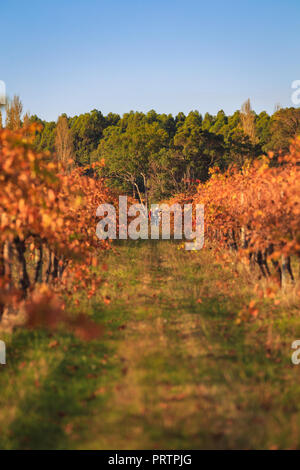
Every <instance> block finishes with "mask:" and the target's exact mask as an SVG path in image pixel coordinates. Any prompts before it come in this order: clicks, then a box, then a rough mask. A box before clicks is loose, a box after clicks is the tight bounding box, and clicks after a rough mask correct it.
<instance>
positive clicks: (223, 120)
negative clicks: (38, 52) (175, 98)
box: [0, 97, 300, 203]
mask: <svg viewBox="0 0 300 470" xmlns="http://www.w3.org/2000/svg"><path fill="white" fill-rule="evenodd" d="M21 114H22V104H21V102H20V100H19V98H18V97H14V99H13V100H12V101H11V102H10V103H9V104H8V105H7V109H6V123H5V126H6V127H8V128H10V129H15V128H18V127H20V126H22V125H26V124H28V123H37V124H39V125H40V127H39V129H40V130H39V131H38V132H37V134H36V138H35V142H34V146H35V148H36V150H37V151H43V152H44V151H48V152H50V154H51V155H52V154H54V153H55V154H56V156H57V158H58V159H59V160H61V161H62V162H65V164H66V165H75V166H86V165H90V164H92V163H94V162H98V161H103V160H104V161H105V166H103V167H102V169H101V176H103V177H105V178H106V179H107V181H108V183H109V185H110V186H112V187H116V188H117V189H118V190H121V191H123V192H127V193H129V194H132V195H133V196H135V197H139V198H140V199H143V201H144V202H146V203H147V202H148V200H149V198H150V199H151V200H161V199H164V198H167V197H169V196H170V195H172V194H174V193H179V192H182V191H185V190H187V189H188V188H189V187H190V186H191V185H194V184H195V182H198V181H201V182H205V181H206V180H207V179H208V178H209V174H210V168H212V167H218V168H219V169H220V170H221V171H225V170H226V169H227V168H229V167H230V166H232V165H234V166H236V167H237V168H242V167H243V166H244V165H245V163H246V162H248V161H249V162H250V161H253V160H254V159H257V158H260V157H261V156H262V155H266V154H267V153H268V152H269V151H273V152H275V154H277V155H279V154H280V152H283V153H287V152H288V150H289V146H290V142H291V140H292V139H293V138H294V137H295V136H296V135H298V134H300V109H297V108H279V109H277V110H276V111H275V112H274V114H273V115H271V116H270V115H269V114H268V113H266V112H265V111H263V112H261V113H260V114H256V113H255V112H254V111H253V110H252V108H251V104H250V100H247V101H246V102H245V103H244V104H243V105H242V107H241V109H240V110H237V111H236V112H235V113H233V114H232V115H229V116H227V115H226V114H225V112H224V111H223V110H220V111H219V112H218V113H217V115H212V114H209V113H206V114H205V115H204V116H203V115H202V114H200V112H199V111H191V112H190V113H189V114H188V115H185V114H184V113H182V112H180V113H178V114H177V115H176V116H173V115H172V114H158V113H156V112H155V111H154V110H151V111H149V112H148V113H142V112H134V111H130V112H129V113H125V114H124V115H123V116H122V117H121V116H119V115H118V114H114V113H109V114H108V115H106V116H104V115H103V114H102V113H101V111H98V110H96V109H94V110H92V111H91V112H89V113H85V114H81V115H79V116H74V117H68V116H67V115H66V114H63V115H61V116H60V117H59V118H58V120H57V122H54V121H50V122H48V121H43V120H41V119H40V118H39V117H38V116H36V115H34V116H28V114H26V115H25V116H24V117H23V118H21ZM0 126H2V118H1V116H0ZM273 161H274V162H276V159H273Z"/></svg>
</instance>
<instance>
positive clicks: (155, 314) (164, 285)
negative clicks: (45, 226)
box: [0, 242, 300, 449]
mask: <svg viewBox="0 0 300 470" xmlns="http://www.w3.org/2000/svg"><path fill="white" fill-rule="evenodd" d="M105 264H106V265H107V268H106V266H105V269H103V270H102V271H100V274H101V276H104V277H105V278H106V282H105V283H104V285H103V287H102V288H101V290H100V291H99V293H98V294H97V296H96V298H94V299H93V300H92V301H87V300H86V299H85V297H84V295H83V294H82V297H81V299H80V301H81V305H80V308H81V309H84V310H85V311H87V312H88V313H90V314H92V315H93V316H94V318H95V319H96V320H97V321H99V322H100V323H102V324H104V325H105V335H104V337H102V338H101V339H100V340H99V341H93V342H90V343H82V342H80V341H79V340H76V339H74V337H72V336H71V335H68V334H65V335H64V334H60V335H59V336H57V337H51V336H50V337H49V333H47V332H42V331H39V332H24V331H19V332H17V333H15V334H14V335H13V336H12V337H8V336H7V337H5V340H6V342H7V345H8V347H7V362H8V364H7V365H6V366H1V369H0V387H1V394H0V410H1V411H0V448H2V449H3V448H4V449H9V448H14V449H23V448H30V449H45V448H46V449H57V448H59V449H62V448H77V449H78V448H79V449H93V448H96V449H112V448H117V449H144V448H167V449H183V448H185V449H187V448H212V449H216V448H299V447H300V434H299V429H300V428H299V426H300V413H299V407H300V405H299V403H300V401H299V398H300V380H299V377H300V375H299V374H300V368H299V369H298V368H297V367H296V366H293V365H292V364H291V361H290V357H291V349H290V345H291V342H292V341H293V340H294V339H296V338H297V337H300V319H299V309H298V306H297V302H296V301H295V302H293V301H291V300H289V304H288V311H287V307H286V304H285V303H284V301H282V302H279V303H278V305H277V306H276V307H275V306H274V303H273V302H270V300H268V299H262V300H260V301H259V302H260V303H259V306H258V308H259V314H258V317H257V318H256V319H255V321H247V322H241V323H239V324H238V323H237V321H236V319H237V318H238V312H240V311H241V310H242V309H243V308H244V306H245V305H248V304H249V302H250V300H251V299H252V297H253V280H252V279H251V277H250V276H249V275H248V277H247V274H245V273H244V275H243V276H242V277H241V276H240V275H239V274H238V273H237V271H236V269H235V267H234V266H233V265H231V264H230V263H228V265H227V266H225V267H223V268H221V267H220V266H219V265H218V264H217V262H216V260H215V258H214V254H213V251H210V250H203V251H201V252H199V253H190V252H185V251H184V250H178V245H177V244H174V243H172V242H151V243H150V242H149V243H148V242H132V243H126V244H123V245H120V246H117V247H116V250H115V252H113V253H110V254H109V255H108V258H107V260H105ZM106 269H107V270H106ZM103 299H106V302H104V301H103ZM297 313H298V315H297ZM299 367H300V366H299Z"/></svg>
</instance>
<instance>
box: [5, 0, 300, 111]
mask: <svg viewBox="0 0 300 470" xmlns="http://www.w3.org/2000/svg"><path fill="white" fill-rule="evenodd" d="M0 18H1V48H0V59H1V60H0V80H4V81H5V82H6V86H7V92H8V94H9V95H11V96H12V95H13V94H15V93H16V94H19V95H20V96H21V99H22V101H23V103H24V108H25V110H28V111H30V112H31V114H37V115H39V116H40V117H42V118H44V119H56V118H57V117H58V115H59V114H61V113H63V112H66V113H67V114H68V115H75V114H80V113H82V112H87V111H90V110H91V109H94V108H96V109H100V110H101V111H102V112H103V113H104V114H107V113H108V112H110V111H112V112H117V113H120V114H122V113H124V112H127V111H129V110H131V109H134V110H141V111H147V110H150V109H152V108H153V109H155V110H156V111H158V112H166V113H169V112H171V113H173V114H176V113H177V112H179V111H183V112H185V113H187V112H188V111H189V110H192V109H198V110H199V111H200V112H201V113H205V112H206V111H209V112H211V113H216V112H217V111H218V110H219V109H221V108H222V109H224V111H225V112H226V113H231V112H233V111H234V110H236V109H237V108H239V107H240V105H241V103H242V102H243V101H245V100H246V99H247V98H248V97H250V99H251V101H252V105H253V107H254V109H255V110H256V111H257V112H260V111H261V110H263V109H266V110H267V111H268V112H273V110H274V105H275V104H276V103H280V104H281V105H282V106H292V103H291V98H290V97H291V82H292V81H293V80H296V79H300V67H299V60H300V1H299V0H206V1H202V0H180V1H179V0H105V1H104V0H51V1H41V0H26V1H25V0H0Z"/></svg>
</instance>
